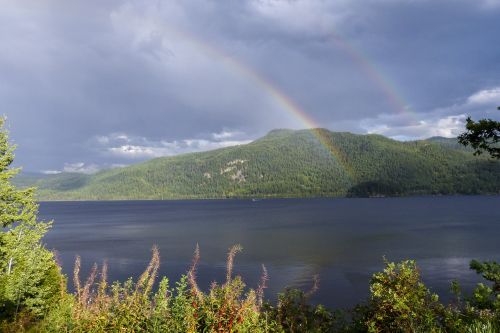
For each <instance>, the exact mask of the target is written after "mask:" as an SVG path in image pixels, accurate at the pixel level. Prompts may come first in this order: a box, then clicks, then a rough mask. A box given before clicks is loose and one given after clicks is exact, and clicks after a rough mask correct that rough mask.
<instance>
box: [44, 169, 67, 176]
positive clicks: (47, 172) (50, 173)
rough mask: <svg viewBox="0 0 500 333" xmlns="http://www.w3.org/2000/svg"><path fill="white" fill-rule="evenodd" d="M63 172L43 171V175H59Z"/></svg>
mask: <svg viewBox="0 0 500 333" xmlns="http://www.w3.org/2000/svg"><path fill="white" fill-rule="evenodd" d="M61 172H62V171H61V170H42V171H41V173H43V174H44V175H58V174H60V173H61Z"/></svg>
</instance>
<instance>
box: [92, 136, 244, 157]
mask: <svg viewBox="0 0 500 333" xmlns="http://www.w3.org/2000/svg"><path fill="white" fill-rule="evenodd" d="M244 137H245V133H243V132H239V131H229V130H223V131H221V132H216V133H212V134H211V135H210V137H209V138H191V139H182V140H172V141H169V140H164V139H161V140H152V139H148V138H146V137H142V136H129V135H125V134H120V135H117V134H116V133H114V134H110V135H109V136H99V137H97V138H96V140H95V142H97V143H98V144H99V145H100V147H98V148H97V149H99V150H100V151H101V152H102V153H103V154H111V155H113V156H115V157H120V158H125V159H136V160H145V159H149V158H156V157H164V156H173V155H179V154H185V153H192V152H200V151H207V150H213V149H218V148H224V147H230V146H236V145H242V144H247V143H249V142H251V140H249V139H248V138H244ZM103 138H106V140H103ZM125 138H126V139H125ZM237 138H238V139H237ZM124 141H125V142H124Z"/></svg>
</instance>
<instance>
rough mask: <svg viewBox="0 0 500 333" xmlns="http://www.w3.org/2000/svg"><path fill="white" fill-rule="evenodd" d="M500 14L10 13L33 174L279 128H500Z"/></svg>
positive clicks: (343, 6) (153, 8) (419, 3)
mask: <svg viewBox="0 0 500 333" xmlns="http://www.w3.org/2000/svg"><path fill="white" fill-rule="evenodd" d="M499 18H500V0H440V1H435V0H335V1H334V0H331V1H328V0H238V1H235V0H160V1H157V0H148V1H145V0H142V1H130V0H123V1H122V0H106V1H88V0H84V1H79V0H72V1H66V0H32V1H29V0H16V1H12V0H0V49H1V51H0V110H1V111H0V113H2V114H4V115H5V116H6V117H7V128H8V130H9V131H10V136H11V140H12V141H13V142H14V143H15V144H16V145H17V150H16V165H19V166H23V168H24V170H25V171H34V172H44V173H57V172H61V171H69V172H83V173H92V172H96V171H98V170H100V169H103V168H110V167H120V166H124V165H129V164H133V163H138V162H141V161H144V160H147V159H150V158H154V157H160V156H171V155H176V154H180V153H186V152H193V151H203V150H210V149H215V148H220V147H226V146H231V145H236V144H244V143H247V142H249V141H251V140H254V139H256V138H259V137H261V136H263V135H265V134H266V133H267V132H269V131H270V130H272V129H275V128H293V129H300V128H309V127H323V128H328V129H330V130H332V131H350V132H353V133H360V134H366V133H376V134H382V135H385V136H388V137H391V138H394V139H397V140H412V139H421V138H427V137H431V136H445V137H454V136H456V135H458V134H459V133H460V132H462V131H463V130H464V122H465V119H466V117H467V116H472V118H474V119H479V118H485V117H486V118H492V119H497V120H498V119H500V111H497V110H496V106H497V105H500V34H499V31H500V19H499Z"/></svg>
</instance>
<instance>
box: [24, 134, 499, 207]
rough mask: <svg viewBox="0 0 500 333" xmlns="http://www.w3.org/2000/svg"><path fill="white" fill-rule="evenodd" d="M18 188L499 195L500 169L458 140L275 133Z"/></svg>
mask: <svg viewBox="0 0 500 333" xmlns="http://www.w3.org/2000/svg"><path fill="white" fill-rule="evenodd" d="M16 181H17V182H18V183H23V185H27V184H28V183H29V184H32V185H35V186H37V187H38V188H39V190H38V195H39V198H40V199H43V200H70V199H76V200H80V199H82V200H83V199H85V200H108V199H162V198H163V199H180V198H230V197H312V196H399V195H421V194H480V193H483V194H486V193H488V194H491V193H500V162H499V161H495V160H491V159H489V158H488V157H487V156H479V157H478V156H473V154H472V151H471V150H469V149H466V148H464V147H462V146H460V145H458V144H457V142H456V140H455V139H446V138H431V139H428V140H419V141H408V142H400V141H395V140H392V139H388V138H386V137H383V136H381V135H356V134H351V133H338V132H330V131H327V130H324V129H316V130H297V131H295V130H273V131H271V132H270V133H269V134H268V135H266V136H264V137H263V138H261V139H258V140H256V141H254V142H252V143H249V144H246V145H240V146H234V147H228V148H223V149H217V150H213V151H208V152H201V153H191V154H185V155H178V156H173V157H163V158H157V159H153V160H150V161H148V162H144V163H140V164H136V165H132V166H129V167H125V168H117V169H111V170H105V171H101V172H98V173H96V174H94V175H84V174H75V173H61V174H58V175H50V176H44V177H43V178H40V179H36V178H34V177H33V176H31V182H29V181H26V179H25V178H24V179H23V176H22V175H21V176H19V179H17V180H16Z"/></svg>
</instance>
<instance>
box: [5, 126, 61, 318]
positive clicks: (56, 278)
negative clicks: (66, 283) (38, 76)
mask: <svg viewBox="0 0 500 333" xmlns="http://www.w3.org/2000/svg"><path fill="white" fill-rule="evenodd" d="M4 124H5V119H4V118H0V225H1V226H2V229H0V319H1V317H3V319H6V318H10V319H14V318H15V317H17V316H18V315H19V314H20V313H21V312H23V313H27V314H29V315H34V316H41V315H43V314H44V312H45V311H46V310H47V308H48V307H49V305H50V304H51V302H52V301H54V300H55V298H57V297H58V296H59V295H60V293H61V286H62V283H61V282H63V280H62V278H63V277H62V275H61V273H60V269H59V267H58V265H57V264H56V262H55V260H54V255H53V253H52V252H50V251H48V250H47V249H46V248H45V247H44V246H43V244H42V243H41V239H42V237H43V236H44V234H45V233H46V232H47V230H48V229H49V228H50V226H51V223H50V222H49V223H46V222H41V221H38V218H37V214H38V204H37V203H36V201H35V198H34V189H33V188H29V189H23V190H20V189H17V188H16V187H15V186H14V185H13V184H12V183H11V179H12V177H14V176H15V175H16V174H17V173H18V172H19V169H18V168H11V164H12V162H13V160H14V149H15V146H13V145H11V144H10V143H9V137H8V132H7V131H6V130H5V128H4Z"/></svg>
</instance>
